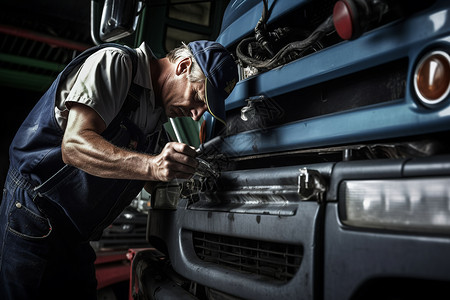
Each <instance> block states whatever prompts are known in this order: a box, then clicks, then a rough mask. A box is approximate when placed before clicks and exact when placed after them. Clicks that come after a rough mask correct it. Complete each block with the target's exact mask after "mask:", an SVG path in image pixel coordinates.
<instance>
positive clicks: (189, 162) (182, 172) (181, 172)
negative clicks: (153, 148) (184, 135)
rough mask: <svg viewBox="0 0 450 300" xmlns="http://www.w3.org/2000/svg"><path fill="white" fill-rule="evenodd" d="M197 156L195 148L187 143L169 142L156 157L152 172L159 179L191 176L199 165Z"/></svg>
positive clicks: (166, 179)
mask: <svg viewBox="0 0 450 300" xmlns="http://www.w3.org/2000/svg"><path fill="white" fill-rule="evenodd" d="M195 156H196V152H195V150H194V149H193V148H191V147H189V146H188V145H186V144H182V143H175V142H173V143H167V144H166V146H165V147H164V149H163V150H162V151H161V153H160V154H158V155H157V156H155V157H154V162H153V163H152V164H151V168H152V171H151V173H152V174H153V176H154V177H155V179H156V180H158V181H170V180H172V179H176V178H179V179H187V178H190V177H191V176H192V174H193V173H194V172H195V169H196V168H197V166H198V162H197V160H196V159H195Z"/></svg>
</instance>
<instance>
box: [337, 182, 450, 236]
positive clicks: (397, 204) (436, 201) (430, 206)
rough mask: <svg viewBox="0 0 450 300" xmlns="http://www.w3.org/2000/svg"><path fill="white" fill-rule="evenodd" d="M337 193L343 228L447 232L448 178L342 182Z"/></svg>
mask: <svg viewBox="0 0 450 300" xmlns="http://www.w3.org/2000/svg"><path fill="white" fill-rule="evenodd" d="M340 193H341V194H340V195H341V199H343V200H344V203H343V204H344V206H343V211H342V212H343V215H342V222H343V223H344V224H347V225H351V226H357V227H370V228H380V229H391V230H407V231H427V232H441V233H448V232H450V178H441V177H440V178H421V179H419V178H417V179H416V178H415V179H389V180H352V181H344V182H343V183H342V185H341V190H340Z"/></svg>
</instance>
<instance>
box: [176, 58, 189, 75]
mask: <svg viewBox="0 0 450 300" xmlns="http://www.w3.org/2000/svg"><path fill="white" fill-rule="evenodd" d="M191 67H192V60H191V58H190V57H185V58H183V59H181V60H180V61H178V63H177V68H176V74H177V75H181V74H183V73H185V72H186V74H189V73H190V72H191Z"/></svg>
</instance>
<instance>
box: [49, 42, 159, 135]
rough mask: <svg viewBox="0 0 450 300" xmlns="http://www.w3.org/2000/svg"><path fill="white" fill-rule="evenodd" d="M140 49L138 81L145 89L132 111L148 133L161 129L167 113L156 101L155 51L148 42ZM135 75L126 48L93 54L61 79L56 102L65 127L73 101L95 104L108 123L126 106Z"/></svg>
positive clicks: (138, 52) (132, 119)
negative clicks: (153, 81)
mask: <svg viewBox="0 0 450 300" xmlns="http://www.w3.org/2000/svg"><path fill="white" fill-rule="evenodd" d="M136 52H137V56H138V60H137V62H138V63H137V72H136V76H135V78H134V83H136V84H138V85H140V86H142V87H143V88H144V89H145V92H144V93H142V94H141V96H140V105H139V108H138V109H137V110H135V111H133V112H132V113H131V117H130V119H131V121H133V122H134V123H135V124H136V125H137V126H138V127H139V128H140V129H141V130H142V132H143V133H144V134H145V135H149V134H151V133H153V132H154V131H156V130H159V128H160V126H161V125H162V124H163V122H165V121H166V117H165V114H164V112H163V108H162V107H160V106H158V107H157V106H156V105H155V94H154V91H153V87H152V81H151V73H150V59H151V58H152V57H153V56H154V55H153V53H152V51H151V50H150V49H149V48H148V47H147V46H146V45H145V43H142V44H141V46H140V47H139V48H137V49H136ZM117 70H122V71H120V72H118V71H117ZM131 77H132V62H131V58H130V57H129V56H128V55H127V54H126V53H125V52H123V51H122V50H120V49H118V48H114V47H107V48H103V49H100V50H99V51H97V52H95V53H94V54H92V55H91V56H89V57H88V58H87V59H86V60H85V62H84V63H83V64H82V65H81V66H80V67H79V68H75V70H73V71H72V72H71V73H70V74H69V76H68V77H67V79H66V80H65V81H62V82H60V85H59V88H58V92H57V94H56V103H55V117H56V120H57V122H58V124H59V126H60V127H61V128H62V129H63V130H65V128H66V124H67V117H68V115H69V109H70V103H71V102H77V103H82V104H85V105H87V106H89V107H91V108H93V109H94V110H95V111H96V112H97V113H98V114H99V115H100V117H101V118H102V119H103V120H104V121H105V124H106V126H108V125H109V124H110V123H111V121H112V120H113V119H114V118H115V116H116V115H117V114H118V113H119V111H120V109H121V108H122V105H123V103H124V101H125V98H126V96H127V93H128V87H129V86H130V81H131Z"/></svg>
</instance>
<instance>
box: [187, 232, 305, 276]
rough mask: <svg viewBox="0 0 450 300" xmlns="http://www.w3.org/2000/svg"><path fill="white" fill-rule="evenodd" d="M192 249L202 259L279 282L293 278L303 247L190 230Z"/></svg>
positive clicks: (300, 260)
mask: <svg viewBox="0 0 450 300" xmlns="http://www.w3.org/2000/svg"><path fill="white" fill-rule="evenodd" d="M192 235H193V241H194V249H195V253H196V254H197V256H198V258H200V259H201V260H202V261H205V262H208V263H213V264H217V265H220V266H224V267H227V268H231V269H233V270H236V271H239V272H243V273H249V274H256V275H259V276H263V277H265V278H269V279H272V280H276V281H280V282H288V281H289V280H290V279H292V278H293V277H294V276H295V274H296V272H297V270H298V269H299V268H300V264H301V262H302V258H303V247H302V246H300V245H289V244H281V243H274V242H265V241H258V240H251V239H245V238H237V237H231V236H223V235H217V234H209V233H203V232H193V233H192Z"/></svg>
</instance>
